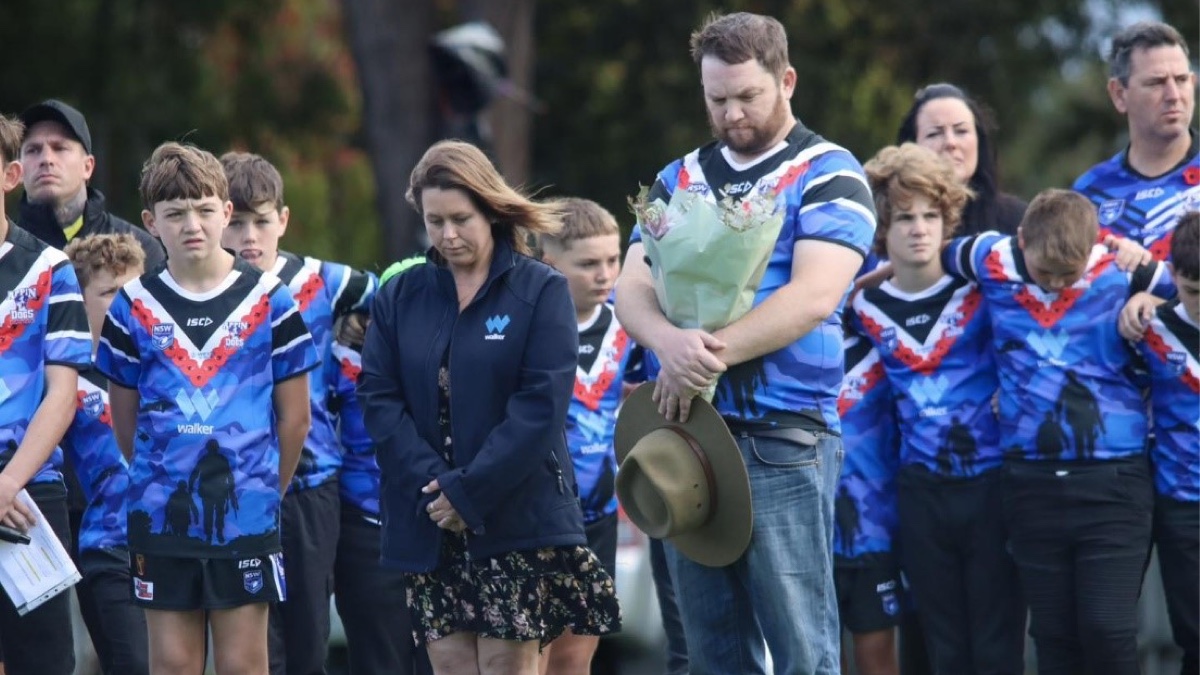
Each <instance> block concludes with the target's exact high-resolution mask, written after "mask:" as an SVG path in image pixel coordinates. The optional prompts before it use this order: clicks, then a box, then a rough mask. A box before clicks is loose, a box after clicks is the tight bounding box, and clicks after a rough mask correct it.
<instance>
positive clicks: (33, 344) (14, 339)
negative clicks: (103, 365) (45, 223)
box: [0, 224, 92, 483]
mask: <svg viewBox="0 0 1200 675" xmlns="http://www.w3.org/2000/svg"><path fill="white" fill-rule="evenodd" d="M0 291H3V293H4V300H3V302H2V303H0V317H2V318H0V356H2V358H0V468H2V467H3V465H6V464H7V463H8V461H9V460H10V459H12V456H13V455H14V454H15V453H16V451H17V448H18V447H20V444H21V442H22V441H23V440H24V439H25V433H26V430H28V428H29V421H30V420H31V419H33V414H34V413H35V412H37V409H38V406H40V405H41V404H42V397H43V396H44V395H45V393H46V366H48V365H60V366H69V367H71V368H75V369H77V370H84V369H86V368H89V367H91V362H92V336H91V332H90V331H89V330H88V324H87V314H86V313H85V312H84V309H83V295H82V294H81V293H80V291H79V281H78V279H76V277H75V268H73V267H71V263H70V262H69V261H68V260H67V257H66V255H65V254H63V252H62V251H59V250H58V249H54V248H51V247H49V246H47V245H46V244H44V243H42V242H41V241H38V240H37V239H36V238H34V236H33V235H31V234H29V233H28V232H26V231H25V230H22V229H21V228H19V227H16V226H14V225H12V224H9V226H8V235H7V236H6V237H5V238H4V242H3V243H2V244H0ZM62 461H63V456H62V450H61V449H60V448H57V447H56V448H55V449H54V452H53V453H51V455H50V459H48V460H47V461H46V463H45V464H43V465H42V467H41V468H40V469H38V471H37V473H36V474H34V476H33V478H32V479H31V480H30V481H29V482H30V483H53V482H61V481H62Z"/></svg>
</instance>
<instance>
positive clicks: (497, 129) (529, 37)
mask: <svg viewBox="0 0 1200 675" xmlns="http://www.w3.org/2000/svg"><path fill="white" fill-rule="evenodd" d="M535 4H536V3H535V2H534V0H491V1H489V2H472V1H470V0H464V2H463V5H462V10H463V12H462V13H463V17H464V18H465V19H468V20H471V19H482V20H484V21H487V22H488V23H490V24H491V25H492V26H494V27H495V28H496V30H497V31H499V32H500V36H501V37H503V38H504V47H505V56H506V61H507V63H508V78H509V80H511V81H512V83H513V84H514V85H516V88H517V89H518V90H519V91H522V92H532V89H533V70H534V55H535V51H536V50H535V45H534V40H533V16H534V15H533V12H534V5H535ZM487 121H488V124H489V125H490V126H491V129H492V147H493V149H494V151H495V156H496V163H497V165H498V168H499V169H500V172H501V173H503V174H504V177H505V178H506V179H507V180H508V182H509V183H510V184H512V185H524V184H525V183H526V182H527V181H528V180H529V167H530V154H531V153H530V150H531V144H532V143H533V133H532V131H533V111H532V110H531V108H530V105H529V103H528V102H518V101H514V100H512V99H510V98H498V99H497V100H496V102H495V103H493V104H492V106H491V107H490V108H489V110H488V112H487Z"/></svg>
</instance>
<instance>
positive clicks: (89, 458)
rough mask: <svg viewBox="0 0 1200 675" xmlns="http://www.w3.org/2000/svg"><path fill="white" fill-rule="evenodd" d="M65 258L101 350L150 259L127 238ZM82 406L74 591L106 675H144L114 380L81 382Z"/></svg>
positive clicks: (80, 246) (95, 376) (75, 426)
mask: <svg viewBox="0 0 1200 675" xmlns="http://www.w3.org/2000/svg"><path fill="white" fill-rule="evenodd" d="M64 253H66V254H67V257H68V258H70V260H71V264H72V266H74V268H75V274H76V275H77V276H78V277H79V285H80V287H81V288H82V290H83V304H84V307H85V308H86V310H87V316H88V326H89V327H90V328H91V331H92V349H93V350H95V348H96V346H97V345H99V343H100V330H101V328H102V327H103V326H104V315H105V313H107V312H108V307H109V305H111V304H112V301H113V298H114V297H116V295H117V291H119V290H121V287H122V286H124V285H125V284H126V283H128V282H130V281H132V280H134V279H136V278H137V277H139V276H141V275H142V272H143V265H144V262H143V261H144V260H145V254H144V253H143V252H142V247H141V244H140V243H139V242H138V240H137V239H135V238H134V237H133V236H132V235H129V234H94V235H89V236H87V237H82V238H77V239H74V240H72V241H71V243H69V244H67V248H66V249H65V250H64ZM78 402H79V403H78V406H77V408H76V410H75V418H74V419H73V420H72V421H71V426H70V428H69V429H67V434H66V436H64V437H63V443H62V447H63V452H64V453H65V454H66V459H67V465H68V466H70V467H71V469H72V470H73V471H74V472H75V476H76V477H77V478H78V485H79V490H80V491H81V492H82V494H81V495H80V498H81V499H80V500H81V501H82V503H83V504H84V505H85V507H84V509H83V513H82V514H81V516H80V519H79V531H78V532H77V533H76V539H77V540H78V542H79V553H78V555H77V560H78V561H79V571H80V573H82V575H83V579H82V580H81V581H80V582H79V586H77V587H76V592H77V596H78V598H79V610H80V613H81V614H82V615H83V622H84V623H85V624H86V625H87V629H88V634H89V635H90V636H91V638H92V646H93V647H95V648H96V656H97V657H99V660H100V667H101V669H102V670H103V671H104V673H105V675H118V674H122V675H123V674H125V673H128V674H129V675H145V674H146V673H149V672H150V661H149V658H150V657H149V653H148V647H147V644H146V615H145V614H144V613H143V612H142V608H141V607H138V606H137V605H135V604H133V599H132V598H131V597H130V595H129V587H130V579H129V547H128V538H127V537H126V536H125V521H126V508H125V493H126V492H128V491H129V464H128V463H127V462H126V461H125V456H124V455H122V454H121V450H120V448H118V447H117V439H116V437H115V436H113V432H112V414H111V410H110V407H109V403H108V381H107V380H105V379H104V376H103V375H101V374H100V371H98V370H96V369H94V368H93V369H90V370H88V371H86V372H84V373H83V374H82V375H81V376H80V378H79V393H78Z"/></svg>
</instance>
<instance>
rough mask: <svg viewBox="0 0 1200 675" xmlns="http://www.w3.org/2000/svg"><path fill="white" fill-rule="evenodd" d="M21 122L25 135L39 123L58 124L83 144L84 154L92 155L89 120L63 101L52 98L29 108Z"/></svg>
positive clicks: (22, 114) (22, 115) (23, 114)
mask: <svg viewBox="0 0 1200 675" xmlns="http://www.w3.org/2000/svg"><path fill="white" fill-rule="evenodd" d="M21 122H22V123H23V124H24V125H25V133H29V129H30V128H32V127H33V125H35V124H37V123H38V122H58V123H59V124H61V125H63V126H64V127H66V128H67V130H69V131H70V132H71V134H72V135H73V136H75V140H77V141H79V142H80V143H82V144H83V150H84V152H86V153H87V154H89V155H90V154H92V133H91V132H90V131H88V125H87V120H85V119H84V118H83V113H81V112H79V111H78V110H76V109H74V108H72V107H71V106H69V105H67V104H66V103H63V102H62V101H59V100H57V99H53V98H52V99H49V100H46V101H42V102H41V103H39V104H37V105H35V106H31V107H29V108H27V109H26V110H25V112H23V113H21Z"/></svg>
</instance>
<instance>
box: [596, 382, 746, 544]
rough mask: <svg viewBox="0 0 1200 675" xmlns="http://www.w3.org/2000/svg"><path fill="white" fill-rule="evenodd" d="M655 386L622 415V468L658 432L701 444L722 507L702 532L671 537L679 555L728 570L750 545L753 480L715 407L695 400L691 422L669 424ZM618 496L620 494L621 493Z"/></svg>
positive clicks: (636, 395)
mask: <svg viewBox="0 0 1200 675" xmlns="http://www.w3.org/2000/svg"><path fill="white" fill-rule="evenodd" d="M653 396H654V383H652V382H648V383H646V384H643V385H642V386H640V387H638V388H637V389H636V390H635V391H634V392H633V393H632V394H630V395H629V397H628V398H627V399H625V402H624V404H622V406H621V412H620V414H619V415H618V416H617V427H616V431H615V435H614V439H613V446H614V449H615V450H616V454H617V463H618V465H620V464H623V463H624V462H625V458H626V457H627V456H628V455H629V452H630V451H631V450H632V449H633V446H634V445H636V444H637V442H638V441H639V440H641V439H642V438H643V437H645V436H646V435H647V434H649V433H650V432H651V431H654V430H655V429H661V428H663V427H675V428H678V429H682V430H683V431H686V432H687V433H688V434H689V435H691V436H692V437H693V438H695V439H696V442H697V443H699V445H700V447H702V448H703V449H704V454H705V455H706V456H707V458H708V462H709V465H710V466H711V468H712V474H713V480H714V482H715V483H716V490H717V505H716V506H717V508H716V511H715V512H714V513H713V515H712V517H710V518H709V520H708V522H706V523H705V524H704V525H701V526H700V527H698V528H696V529H695V530H692V531H690V532H686V533H683V534H679V535H676V536H673V537H669V538H668V539H667V541H670V542H671V544H672V545H674V546H675V548H677V549H679V552H680V553H682V554H683V555H685V556H687V557H688V558H690V559H691V560H694V561H696V562H698V563H700V564H702V565H707V566H709V567H724V566H726V565H730V564H732V563H734V562H736V561H737V559H738V558H740V557H741V556H742V553H744V552H745V550H746V547H747V546H748V545H749V544H750V536H751V534H752V531H753V527H754V509H753V506H752V504H751V495H750V476H749V474H748V473H747V472H746V462H745V460H744V459H743V458H742V451H741V449H740V448H739V447H738V444H737V441H735V440H734V438H733V435H732V434H731V433H729V427H728V426H727V425H726V424H725V420H723V419H721V415H720V414H719V413H718V412H717V410H716V408H714V407H713V406H712V404H710V403H708V402H707V401H705V400H704V399H701V398H696V399H694V400H693V401H692V407H691V412H690V413H689V415H688V421H687V422H686V423H683V424H680V423H679V422H668V421H667V419H666V418H665V417H663V416H662V415H661V414H659V412H658V404H656V403H655V402H654V398H653ZM618 497H620V495H619V494H618Z"/></svg>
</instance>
